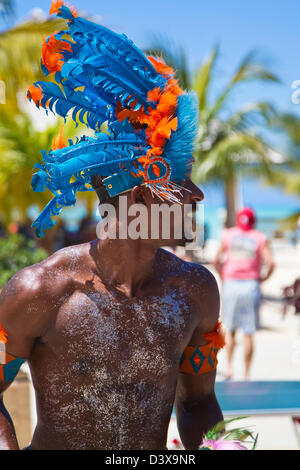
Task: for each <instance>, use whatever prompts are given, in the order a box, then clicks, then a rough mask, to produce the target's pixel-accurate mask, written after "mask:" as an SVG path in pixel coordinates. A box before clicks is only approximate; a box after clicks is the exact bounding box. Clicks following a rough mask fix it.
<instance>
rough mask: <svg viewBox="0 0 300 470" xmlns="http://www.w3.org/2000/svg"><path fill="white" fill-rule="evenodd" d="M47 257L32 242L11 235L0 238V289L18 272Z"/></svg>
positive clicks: (45, 253)
mask: <svg viewBox="0 0 300 470" xmlns="http://www.w3.org/2000/svg"><path fill="white" fill-rule="evenodd" d="M47 256H48V254H47V252H46V251H45V250H44V249H42V248H37V246H36V243H35V242H34V241H33V240H28V239H27V238H25V237H24V236H23V235H20V234H12V235H8V236H7V237H3V238H0V288H1V287H3V286H4V285H5V284H6V283H7V282H8V281H9V279H10V278H11V277H12V276H14V274H16V273H17V272H18V271H20V270H21V269H23V268H25V267H26V266H30V265H32V264H36V263H39V262H40V261H43V260H44V259H45V258H46V257H47Z"/></svg>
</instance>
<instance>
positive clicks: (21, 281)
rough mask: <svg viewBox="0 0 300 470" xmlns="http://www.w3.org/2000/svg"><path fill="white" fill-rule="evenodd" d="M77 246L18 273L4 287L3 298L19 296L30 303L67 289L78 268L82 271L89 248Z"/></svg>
mask: <svg viewBox="0 0 300 470" xmlns="http://www.w3.org/2000/svg"><path fill="white" fill-rule="evenodd" d="M84 245H88V244H83V245H76V246H71V247H66V248H62V249H60V250H58V251H56V252H55V253H53V254H52V255H50V256H48V257H47V258H46V259H44V260H43V261H41V262H39V263H36V264H33V265H31V266H27V267H26V268H23V269H21V270H20V271H19V272H17V273H16V274H15V275H14V276H13V277H12V278H11V279H10V280H9V282H8V283H7V284H6V286H4V288H3V290H2V292H1V296H2V297H3V296H6V295H7V296H10V297H11V296H18V297H20V298H23V299H24V300H28V301H30V300H31V299H32V298H35V299H37V298H39V296H40V295H41V296H43V297H44V298H46V297H47V296H48V295H49V296H51V295H52V293H53V292H52V291H53V290H55V289H57V288H58V287H59V290H61V289H64V288H66V285H67V284H68V283H70V282H71V281H72V278H73V277H72V274H73V273H74V271H75V270H76V268H78V269H80V268H79V266H82V261H83V258H84V253H86V252H87V251H88V247H87V246H84Z"/></svg>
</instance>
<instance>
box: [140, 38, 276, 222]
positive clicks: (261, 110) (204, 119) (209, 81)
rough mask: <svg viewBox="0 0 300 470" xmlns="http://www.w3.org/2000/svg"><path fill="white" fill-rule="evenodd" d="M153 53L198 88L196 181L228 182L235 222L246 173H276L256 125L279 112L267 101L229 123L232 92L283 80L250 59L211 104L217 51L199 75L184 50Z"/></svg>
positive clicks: (161, 48) (160, 46)
mask: <svg viewBox="0 0 300 470" xmlns="http://www.w3.org/2000/svg"><path fill="white" fill-rule="evenodd" d="M147 52H148V53H154V54H158V55H160V56H162V57H163V58H164V59H165V61H166V62H167V63H168V64H170V65H173V67H174V68H175V69H176V70H177V71H179V72H178V79H179V82H180V84H181V86H183V87H184V88H186V89H193V90H194V91H195V92H196V93H197V95H198V98H199V132H198V137H197V145H196V151H195V154H194V158H195V165H194V171H193V175H192V176H193V179H194V181H195V182H197V183H204V182H206V181H209V180H216V181H220V182H222V183H224V186H225V200H226V209H227V221H226V225H227V226H228V227H229V226H232V225H234V223H235V212H236V206H237V203H236V184H237V178H238V175H239V174H240V173H241V172H243V173H244V172H246V173H248V174H249V173H254V174H259V175H260V176H265V177H268V176H269V175H270V174H271V172H272V168H271V160H270V156H271V149H270V148H269V146H268V145H267V144H266V143H265V142H264V140H263V139H262V137H261V136H260V135H259V134H258V133H257V132H255V131H254V129H255V125H257V124H259V125H264V124H269V123H270V120H271V118H272V117H273V116H274V113H275V111H274V109H273V108H272V106H271V104H270V103H268V102H254V103H249V104H245V105H244V106H243V107H242V108H241V109H239V110H238V111H235V112H234V113H232V114H231V115H229V116H228V117H226V118H224V114H226V113H224V111H226V105H227V103H228V99H229V97H230V96H231V94H232V92H233V91H234V90H235V89H236V88H237V87H238V85H240V84H241V83H243V82H249V81H254V80H255V81H267V82H275V83H276V82H278V81H279V80H278V78H277V77H276V76H275V75H274V74H273V73H271V72H270V71H269V70H267V69H266V68H265V67H264V65H263V64H262V63H261V62H260V61H259V60H258V59H257V58H256V57H255V54H254V53H250V54H247V55H246V57H245V58H244V59H243V60H242V62H241V64H240V65H239V67H238V68H237V70H236V72H235V73H234V74H233V76H232V78H231V79H230V80H229V82H228V83H227V84H226V86H225V87H224V88H223V90H222V92H221V93H219V95H218V96H217V98H216V99H214V100H209V92H210V91H211V87H212V85H213V72H214V69H215V66H216V62H217V59H218V47H215V48H214V49H213V51H212V52H211V54H210V55H209V57H208V58H207V59H206V60H205V61H204V62H203V63H202V64H201V66H200V67H199V68H198V70H197V71H196V73H195V74H194V75H191V74H190V72H189V70H188V68H187V65H186V64H187V60H186V57H185V55H184V53H183V51H182V50H180V52H179V53H177V54H176V53H174V48H172V47H170V45H169V44H168V45H167V47H165V45H164V43H160V42H159V41H156V43H155V44H154V45H153V47H151V48H150V49H149V50H148V51H147Z"/></svg>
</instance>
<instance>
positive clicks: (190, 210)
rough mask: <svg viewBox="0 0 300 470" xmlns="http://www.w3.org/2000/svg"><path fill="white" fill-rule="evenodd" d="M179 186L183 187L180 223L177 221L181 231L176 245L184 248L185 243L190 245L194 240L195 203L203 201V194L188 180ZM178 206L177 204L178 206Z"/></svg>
mask: <svg viewBox="0 0 300 470" xmlns="http://www.w3.org/2000/svg"><path fill="white" fill-rule="evenodd" d="M180 186H182V187H183V190H182V196H181V197H180V198H179V199H180V203H181V204H180V206H181V214H182V218H181V221H180V220H178V223H180V222H181V229H182V234H183V236H182V239H181V240H178V242H179V243H177V244H178V245H181V246H184V245H186V244H187V243H191V242H192V241H193V239H194V234H195V231H196V212H197V202H200V201H202V200H203V198H204V195H203V192H202V191H201V190H200V189H199V188H198V186H196V185H195V184H194V183H193V182H192V181H191V179H190V178H187V179H185V180H184V181H183V182H181V183H180ZM178 205H179V204H178ZM174 241H175V242H176V240H174Z"/></svg>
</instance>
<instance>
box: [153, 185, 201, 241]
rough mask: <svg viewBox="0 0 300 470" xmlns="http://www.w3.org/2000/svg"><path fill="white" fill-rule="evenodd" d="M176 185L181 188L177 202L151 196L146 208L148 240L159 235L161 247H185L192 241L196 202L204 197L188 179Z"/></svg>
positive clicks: (194, 228) (177, 194)
mask: <svg viewBox="0 0 300 470" xmlns="http://www.w3.org/2000/svg"><path fill="white" fill-rule="evenodd" d="M178 184H179V185H180V186H181V187H182V189H181V191H180V193H176V196H177V198H178V199H179V202H172V201H166V200H161V199H159V198H158V197H157V196H153V197H151V200H150V204H149V206H148V227H149V238H151V239H155V237H154V236H153V233H156V234H157V233H159V237H158V238H159V240H160V241H161V244H162V245H169V246H177V245H179V246H185V245H186V244H187V243H191V242H192V241H193V240H194V235H195V231H196V220H195V214H196V210H197V202H200V201H202V199H203V197H204V196H203V193H202V191H201V190H200V189H199V188H198V187H197V186H196V185H195V184H194V183H193V182H192V181H191V180H190V178H187V179H185V180H184V181H181V182H180V183H178Z"/></svg>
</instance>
